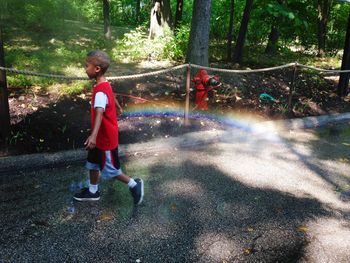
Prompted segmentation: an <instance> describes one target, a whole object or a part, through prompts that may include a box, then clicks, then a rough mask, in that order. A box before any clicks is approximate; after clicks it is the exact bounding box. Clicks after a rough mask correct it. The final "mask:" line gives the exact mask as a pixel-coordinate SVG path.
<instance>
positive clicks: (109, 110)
mask: <svg viewBox="0 0 350 263" xmlns="http://www.w3.org/2000/svg"><path fill="white" fill-rule="evenodd" d="M97 92H103V93H105V94H106V96H107V100H108V102H107V105H106V108H105V111H104V113H103V115H102V122H101V126H100V129H99V130H98V133H97V138H96V147H97V148H99V149H101V150H104V151H107V150H113V149H115V148H117V147H118V121H117V113H116V108H115V102H114V95H113V92H112V87H111V84H110V83H109V82H102V83H99V84H97V85H95V86H94V88H93V90H92V100H91V129H93V128H94V123H95V114H96V111H95V108H94V104H95V96H96V93H97Z"/></svg>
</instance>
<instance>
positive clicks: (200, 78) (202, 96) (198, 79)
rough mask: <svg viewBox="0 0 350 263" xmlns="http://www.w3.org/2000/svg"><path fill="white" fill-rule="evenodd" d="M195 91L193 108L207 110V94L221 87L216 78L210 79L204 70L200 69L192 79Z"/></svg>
mask: <svg viewBox="0 0 350 263" xmlns="http://www.w3.org/2000/svg"><path fill="white" fill-rule="evenodd" d="M192 82H193V83H194V87H195V89H196V98H195V104H196V106H195V108H194V109H196V108H198V109H200V110H207V109H208V92H209V91H211V90H213V89H214V88H216V87H219V86H220V85H221V83H220V81H219V77H218V76H214V77H211V76H209V75H208V72H207V71H206V70H205V69H200V70H199V71H198V73H197V74H196V75H195V76H194V77H193V78H192Z"/></svg>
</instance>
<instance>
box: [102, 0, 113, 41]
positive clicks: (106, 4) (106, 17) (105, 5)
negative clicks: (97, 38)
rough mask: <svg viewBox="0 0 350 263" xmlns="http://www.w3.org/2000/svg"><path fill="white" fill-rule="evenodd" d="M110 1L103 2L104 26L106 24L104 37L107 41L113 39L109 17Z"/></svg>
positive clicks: (104, 0)
mask: <svg viewBox="0 0 350 263" xmlns="http://www.w3.org/2000/svg"><path fill="white" fill-rule="evenodd" d="M109 1H110V0H103V22H104V23H103V24H104V35H105V38H106V39H111V35H112V33H111V19H110V16H109V9H110V8H109Z"/></svg>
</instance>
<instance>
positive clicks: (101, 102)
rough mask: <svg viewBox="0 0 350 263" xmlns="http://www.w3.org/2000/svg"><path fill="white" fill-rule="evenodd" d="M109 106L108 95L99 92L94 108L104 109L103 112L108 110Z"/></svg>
mask: <svg viewBox="0 0 350 263" xmlns="http://www.w3.org/2000/svg"><path fill="white" fill-rule="evenodd" d="M107 104H108V99H107V95H106V94H105V93H103V92H102V91H99V92H97V93H96V95H95V103H94V108H97V107H99V108H103V110H105V109H106V105H107Z"/></svg>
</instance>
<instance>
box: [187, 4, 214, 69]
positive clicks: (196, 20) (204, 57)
mask: <svg viewBox="0 0 350 263" xmlns="http://www.w3.org/2000/svg"><path fill="white" fill-rule="evenodd" d="M210 14H211V0H194V2H193V12H192V22H191V32H190V41H189V43H188V48H187V57H186V61H187V62H191V63H194V64H198V65H202V66H208V49H209V30H210Z"/></svg>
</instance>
